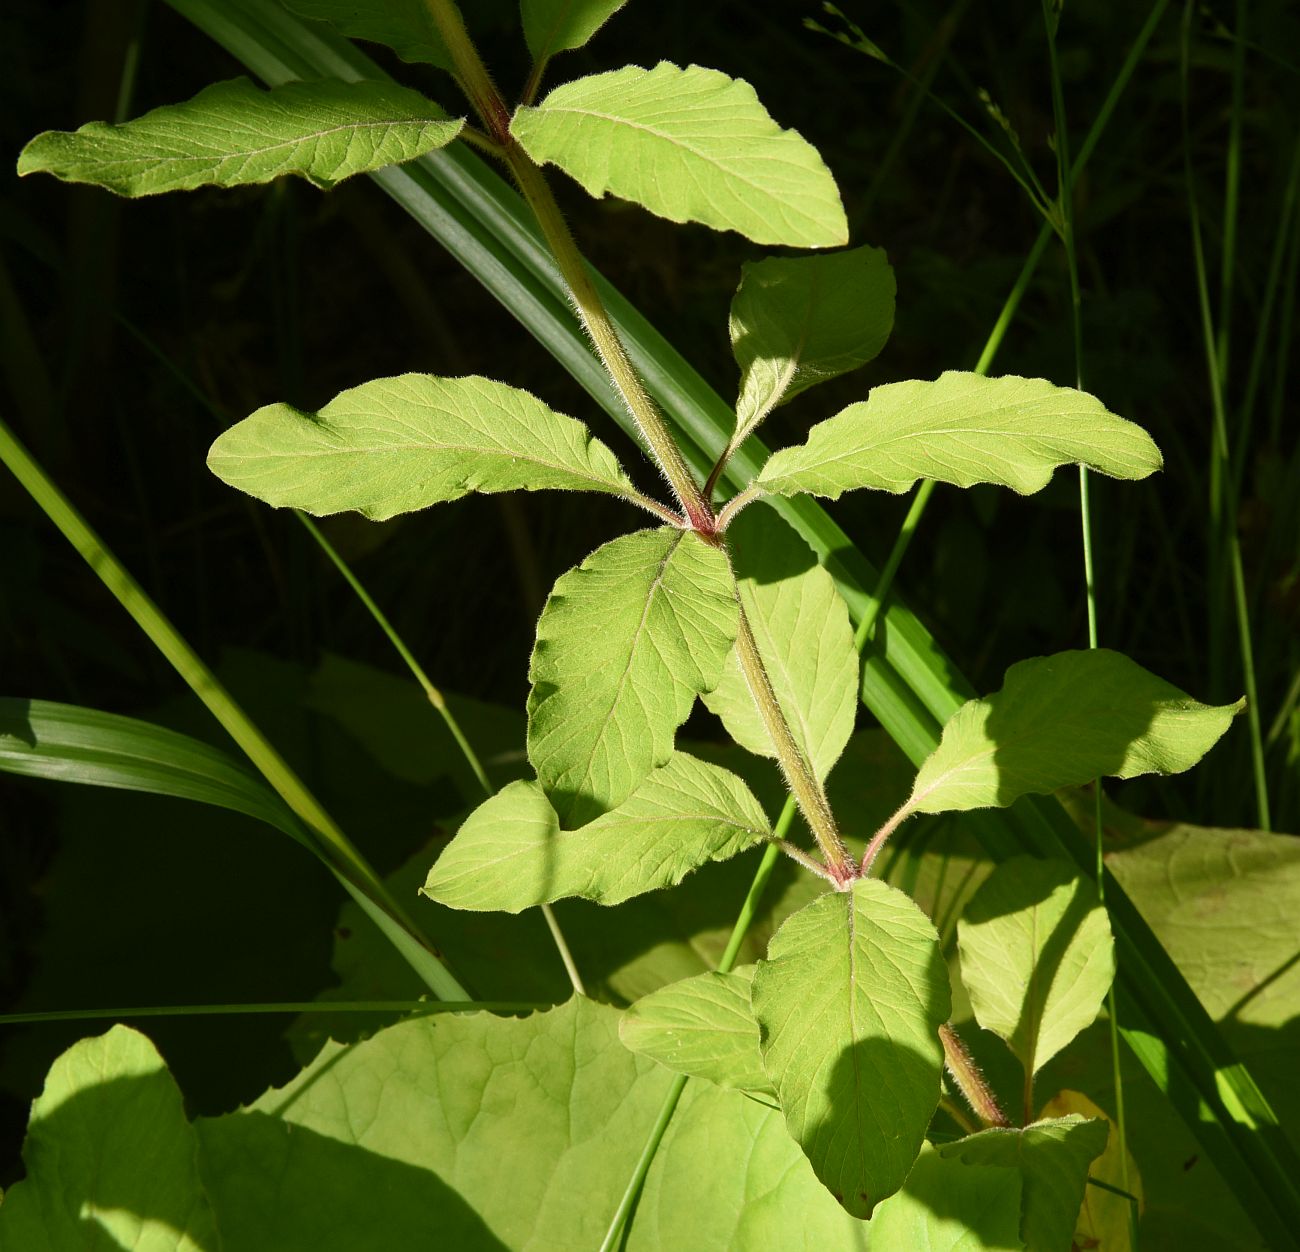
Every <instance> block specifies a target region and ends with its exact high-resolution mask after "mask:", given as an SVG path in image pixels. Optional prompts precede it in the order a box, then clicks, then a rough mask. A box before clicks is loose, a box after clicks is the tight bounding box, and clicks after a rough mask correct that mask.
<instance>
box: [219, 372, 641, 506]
mask: <svg viewBox="0 0 1300 1252" xmlns="http://www.w3.org/2000/svg"><path fill="white" fill-rule="evenodd" d="M208 468H209V469H211V470H212V472H213V473H214V474H216V476H217V477H218V478H220V479H221V480H222V482H225V483H229V484H230V486H232V487H237V488H238V489H239V490H240V491H246V492H248V494H249V495H251V496H256V497H257V499H259V500H265V501H266V503H267V504H270V505H274V506H275V507H276V508H298V509H304V510H306V511H307V512H308V513H315V514H325V513H341V512H343V511H345V510H348V509H354V510H356V512H358V513H361V514H363V515H364V516H365V517H369V518H371V519H373V520H375V521H383V520H384V519H385V518H389V517H393V516H395V515H396V514H398V513H409V512H411V511H412V510H414V509H424V508H428V507H429V505H431V504H438V503H440V502H442V501H444V500H457V499H459V498H460V497H461V496H463V495H466V494H467V493H468V492H471V491H484V492H492V491H517V490H522V491H537V490H540V489H542V488H546V487H553V488H557V489H559V490H564V491H600V492H605V493H607V494H609V495H622V494H624V493H625V492H627V491H630V490H631V489H632V487H631V483H629V482H628V479H627V476H626V475H625V474H624V473H623V470H622V468H621V467H620V466H619V464H618V461H617V460H615V458H614V454H613V453H612V452H610V450H609V449H608V448H607V447H605V445H604V444H603V443H601V442H600V440H599V439H595V438H593V436H592V434H591V432H590V431H589V430H588V429H587V428H586V426H584V425H583V424H582V423H581V422H579V421H575V420H574V419H573V418H571V417H564V416H562V415H561V414H559V413H555V412H553V411H552V410H551V409H549V408H547V406H546V405H544V404H543V403H542V402H541V401H540V400H538V399H537V398H536V397H534V396H531V395H529V394H528V392H526V391H520V390H519V389H518V388H516V387H507V386H506V384H505V383H498V382H493V381H492V380H491V379H488V378H479V377H476V376H472V375H471V376H470V377H467V378H433V377H431V376H430V375H428V374H402V375H399V376H398V377H396V378H377V379H375V380H374V381H373V382H368V383H362V384H361V385H360V386H359V387H352V388H350V389H349V390H347V391H343V392H340V393H339V394H338V395H337V396H335V397H334V399H333V400H331V401H330V402H329V403H328V404H327V405H325V407H324V408H323V409H321V410H320V412H319V413H304V412H303V411H302V410H301V409H295V408H293V407H292V406H291V405H288V404H268V405H266V407H264V408H261V409H258V410H257V412H256V413H253V414H251V415H250V416H248V417H246V418H244V420H243V421H242V422H239V423H237V424H236V425H234V426H232V427H231V428H230V429H229V430H227V431H226V432H225V434H223V435H221V436H220V437H219V438H218V439H217V441H216V442H215V443H214V444H213V445H212V450H211V451H210V452H209V453H208Z"/></svg>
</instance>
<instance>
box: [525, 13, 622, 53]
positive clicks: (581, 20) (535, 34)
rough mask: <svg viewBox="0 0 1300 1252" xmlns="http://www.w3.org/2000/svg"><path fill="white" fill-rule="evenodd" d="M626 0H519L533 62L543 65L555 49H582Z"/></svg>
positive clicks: (556, 50) (559, 50)
mask: <svg viewBox="0 0 1300 1252" xmlns="http://www.w3.org/2000/svg"><path fill="white" fill-rule="evenodd" d="M626 3H627V0H519V12H520V16H521V17H522V18H523V19H524V39H525V40H526V41H527V42H528V51H529V52H531V53H532V54H533V62H534V64H536V65H543V64H545V63H546V62H547V61H549V60H550V59H551V57H553V56H554V55H555V54H556V53H557V52H567V51H569V50H570V49H572V48H581V47H582V45H583V44H585V43H586V42H587V40H589V39H590V38H591V37H592V35H594V34H595V33H596V32H597V31H598V30H599V29H600V28H601V27H602V26H604V25H605V23H606V22H608V21H609V19H610V18H611V17H613V16H614V14H615V13H617V12H618V11H619V9H621V8H622V7H623V6H624V5H625V4H626Z"/></svg>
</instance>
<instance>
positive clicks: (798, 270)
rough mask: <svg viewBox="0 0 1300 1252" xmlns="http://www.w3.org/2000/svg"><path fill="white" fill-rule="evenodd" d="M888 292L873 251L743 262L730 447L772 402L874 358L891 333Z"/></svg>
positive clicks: (736, 302) (889, 284) (885, 265)
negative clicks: (737, 380) (737, 390)
mask: <svg viewBox="0 0 1300 1252" xmlns="http://www.w3.org/2000/svg"><path fill="white" fill-rule="evenodd" d="M894 292H895V284H894V271H893V270H892V269H891V268H890V265H889V261H888V260H887V259H886V257H885V254H884V252H883V251H882V250H881V249H879V248H871V247H862V248H853V249H852V250H850V251H848V252H832V253H829V254H828V255H825V256H804V257H769V258H768V259H767V260H765V261H751V262H749V263H747V264H746V265H745V267H744V269H743V271H742V275H741V280H740V287H739V288H738V289H737V291H736V294H735V297H734V298H733V299H732V301H731V351H732V353H733V354H734V355H735V358H736V364H737V365H739V366H740V397H739V399H738V400H737V401H736V434H735V436H734V438H733V440H732V442H733V444H739V443H741V442H743V441H744V440H745V439H746V438H748V437H749V435H751V434H752V433H753V432H754V430H755V429H756V428H757V427H758V424H759V423H760V422H761V421H762V420H763V418H765V417H766V416H767V415H768V413H769V412H771V410H772V409H774V408H775V407H776V406H777V405H778V404H784V403H785V402H786V401H787V400H792V399H794V397H795V396H797V395H798V394H799V393H800V392H801V391H806V390H807V389H808V388H809V387H811V386H813V385H814V384H816V383H820V382H824V381H826V380H827V379H829V378H835V377H837V376H838V375H840V374H845V373H848V371H850V370H855V369H857V368H858V367H859V366H860V365H865V364H866V363H867V362H868V361H870V360H871V359H872V358H873V357H875V356H876V355H877V354H878V353H879V352H880V349H881V348H883V347H884V346H885V340H886V339H888V338H889V332H890V331H891V330H892V329H893V327H894Z"/></svg>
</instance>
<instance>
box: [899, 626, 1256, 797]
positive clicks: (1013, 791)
mask: <svg viewBox="0 0 1300 1252" xmlns="http://www.w3.org/2000/svg"><path fill="white" fill-rule="evenodd" d="M1244 704H1245V701H1242V700H1239V701H1238V702H1237V703H1236V704H1225V705H1209V704H1200V703H1198V702H1197V701H1195V700H1193V699H1192V698H1191V697H1190V696H1188V695H1187V694H1186V693H1185V692H1182V691H1179V690H1178V688H1177V687H1174V686H1172V685H1171V684H1170V683H1167V682H1165V681H1164V679H1162V678H1157V677H1156V676H1155V675H1154V674H1152V673H1150V672H1149V671H1148V670H1145V669H1143V668H1142V667H1141V666H1140V665H1138V664H1137V662H1135V661H1132V660H1130V659H1129V658H1128V657H1126V656H1124V655H1123V654H1122V653H1119V652H1112V651H1110V650H1109V649H1108V648H1094V649H1091V650H1088V651H1078V652H1058V653H1056V654H1055V655H1054V656H1040V657H1033V658H1031V659H1030V660H1027V661H1019V662H1017V663H1016V664H1015V665H1013V666H1012V667H1011V668H1010V669H1009V670H1007V674H1006V679H1005V681H1004V683H1003V685H1002V690H1001V691H997V692H995V693H994V694H993V695H991V696H985V697H983V698H982V699H979V700H968V701H967V702H966V703H965V704H963V705H962V706H961V708H959V709H958V710H957V712H956V713H954V714H953V715H952V717H951V718H950V719H949V721H948V724H947V725H946V726H945V727H944V728H943V738H942V740H941V741H940V743H939V746H938V747H937V748H936V749H935V750H934V751H933V752H932V753H931V754H930V756H929V757H927V758H926V760H925V762H924V763H923V764H922V766H921V769H920V771H919V772H918V774H917V776H916V784H915V786H914V787H913V789H912V795H911V798H910V799H909V800H908V802H907V808H908V809H909V810H910V811H911V812H917V813H944V812H951V811H958V810H965V809H978V808H987V807H989V806H992V805H997V806H1005V805H1008V804H1010V803H1012V801H1014V800H1017V799H1019V798H1020V797H1021V796H1023V795H1046V794H1048V793H1050V792H1053V791H1057V790H1059V789H1060V788H1062V787H1076V786H1081V785H1082V784H1083V783H1086V782H1089V781H1091V780H1092V779H1094V778H1101V777H1107V776H1108V777H1114V778H1134V777H1136V776H1137V775H1139V774H1177V773H1181V772H1182V771H1183V770H1185V769H1190V768H1191V767H1192V766H1193V765H1195V764H1196V762H1197V761H1199V760H1200V759H1201V757H1203V756H1204V755H1205V754H1206V753H1207V752H1208V751H1209V750H1210V749H1211V748H1212V747H1213V746H1214V745H1215V744H1216V743H1217V742H1218V741H1219V739H1220V737H1221V736H1222V735H1223V733H1224V732H1225V731H1226V730H1227V729H1228V727H1229V726H1230V725H1231V723H1232V719H1233V718H1234V717H1236V715H1237V714H1238V713H1239V712H1241V710H1242V708H1243V706H1244Z"/></svg>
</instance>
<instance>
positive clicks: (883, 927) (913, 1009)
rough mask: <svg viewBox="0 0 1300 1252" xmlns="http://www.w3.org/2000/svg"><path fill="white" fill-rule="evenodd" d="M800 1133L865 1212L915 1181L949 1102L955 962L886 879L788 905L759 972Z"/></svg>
mask: <svg viewBox="0 0 1300 1252" xmlns="http://www.w3.org/2000/svg"><path fill="white" fill-rule="evenodd" d="M752 994H753V1006H754V1016H755V1017H756V1018H757V1019H758V1025H759V1030H760V1031H761V1032H762V1049H763V1062H764V1065H765V1068H766V1069H767V1072H768V1075H769V1076H770V1078H771V1079H772V1082H773V1084H774V1085H775V1087H776V1091H777V1095H778V1097H779V1099H780V1102H781V1111H782V1112H783V1113H784V1114H785V1120H786V1125H787V1126H788V1127H789V1130H790V1133H791V1135H793V1136H794V1138H795V1139H796V1140H797V1141H798V1143H799V1145H800V1146H801V1147H802V1148H803V1150H804V1153H805V1155H806V1156H807V1157H808V1159H809V1160H810V1161H811V1162H812V1167H813V1170H814V1171H815V1173H816V1174H817V1177H818V1178H820V1179H821V1181H822V1183H823V1184H824V1185H825V1186H826V1187H827V1188H828V1189H829V1190H830V1192H831V1194H832V1195H834V1196H835V1198H836V1199H837V1200H838V1201H839V1202H840V1203H841V1204H842V1205H843V1206H844V1207H845V1208H846V1209H847V1210H848V1211H849V1212H850V1213H852V1214H853V1215H854V1216H855V1217H870V1216H871V1213H872V1210H873V1209H874V1208H875V1206H876V1205H877V1204H878V1203H879V1202H880V1201H881V1200H883V1199H884V1198H885V1197H886V1196H888V1195H892V1194H893V1193H894V1192H895V1191H897V1190H898V1189H899V1187H901V1186H902V1185H903V1180H904V1179H905V1178H906V1177H907V1172H908V1170H909V1169H911V1167H912V1162H913V1161H914V1160H915V1159H916V1154H917V1152H919V1151H920V1148H921V1143H922V1141H923V1140H924V1138H925V1131H926V1127H927V1126H928V1125H929V1122H930V1118H931V1116H932V1115H933V1113H934V1110H935V1106H936V1105H937V1104H938V1102H939V1078H940V1072H941V1070H942V1068H943V1049H942V1047H941V1046H940V1043H939V1036H938V1030H939V1026H940V1025H941V1024H942V1023H943V1022H944V1021H946V1020H947V1018H948V1013H949V1009H950V1007H951V1002H950V997H949V991H948V972H947V970H946V968H945V967H944V963H943V957H942V955H941V954H940V951H939V941H938V936H937V935H936V934H935V932H934V927H933V926H932V925H931V924H930V921H929V919H928V918H927V917H926V916H925V914H924V913H922V912H921V910H920V909H918V908H917V907H916V905H915V904H913V903H912V901H911V900H909V899H908V898H907V897H906V896H905V895H903V894H902V893H901V892H899V891H895V890H894V889H893V888H892V887H888V886H886V885H885V884H884V883H882V882H880V881H879V880H877V879H859V880H858V881H857V882H855V883H854V884H853V886H852V888H851V890H849V891H842V892H841V891H835V892H830V893H828V894H826V895H824V896H822V897H821V898H820V899H818V900H816V901H814V902H813V903H812V904H810V905H809V906H808V907H807V908H805V909H803V910H801V911H800V912H798V913H796V914H795V915H794V916H793V917H791V918H789V919H788V920H787V921H786V923H785V924H784V925H783V926H782V927H781V929H780V930H778V931H777V933H776V934H775V935H774V936H773V938H772V941H771V943H770V944H769V945H768V959H767V960H766V961H760V962H759V965H758V971H757V973H756V974H755V975H754V986H753V993H752Z"/></svg>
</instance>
